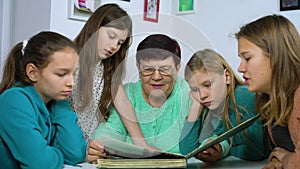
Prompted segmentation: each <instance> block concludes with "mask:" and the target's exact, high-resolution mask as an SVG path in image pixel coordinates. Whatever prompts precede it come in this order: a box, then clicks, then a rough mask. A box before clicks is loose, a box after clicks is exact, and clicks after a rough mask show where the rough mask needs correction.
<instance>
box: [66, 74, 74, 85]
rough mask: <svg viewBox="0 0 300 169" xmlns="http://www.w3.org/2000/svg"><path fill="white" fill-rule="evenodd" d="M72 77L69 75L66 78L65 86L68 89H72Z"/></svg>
mask: <svg viewBox="0 0 300 169" xmlns="http://www.w3.org/2000/svg"><path fill="white" fill-rule="evenodd" d="M74 83H75V82H74V75H70V76H69V77H68V78H67V81H66V85H67V86H68V87H71V88H72V87H73V86H74Z"/></svg>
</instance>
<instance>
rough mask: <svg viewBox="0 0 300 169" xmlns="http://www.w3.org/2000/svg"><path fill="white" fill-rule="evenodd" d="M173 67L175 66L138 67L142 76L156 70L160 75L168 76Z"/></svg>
mask: <svg viewBox="0 0 300 169" xmlns="http://www.w3.org/2000/svg"><path fill="white" fill-rule="evenodd" d="M174 69H175V68H172V67H160V68H158V69H156V68H153V67H144V68H141V69H140V73H141V74H142V75H143V76H150V75H152V74H153V73H154V72H155V71H156V70H157V71H158V72H159V73H160V74H161V75H164V76H169V75H171V74H172V73H173V71H174Z"/></svg>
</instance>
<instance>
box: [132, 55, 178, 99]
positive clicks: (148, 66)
mask: <svg viewBox="0 0 300 169" xmlns="http://www.w3.org/2000/svg"><path fill="white" fill-rule="evenodd" d="M137 66H138V69H139V72H140V73H139V75H140V79H141V81H142V89H143V91H142V92H143V95H144V98H145V100H146V101H147V102H148V103H149V98H150V97H151V99H162V98H168V97H169V96H170V95H171V93H172V91H173V89H174V85H175V83H176V80H177V78H178V71H179V68H180V64H179V65H177V66H175V62H174V59H173V58H172V56H170V57H167V58H166V59H163V60H161V59H149V60H140V63H139V64H137Z"/></svg>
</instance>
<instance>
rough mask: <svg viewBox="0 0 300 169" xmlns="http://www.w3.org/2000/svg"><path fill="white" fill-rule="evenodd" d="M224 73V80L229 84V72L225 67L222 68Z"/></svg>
mask: <svg viewBox="0 0 300 169" xmlns="http://www.w3.org/2000/svg"><path fill="white" fill-rule="evenodd" d="M224 74H225V82H226V84H228V85H229V84H230V80H231V79H230V72H229V71H228V70H227V69H225V70H224Z"/></svg>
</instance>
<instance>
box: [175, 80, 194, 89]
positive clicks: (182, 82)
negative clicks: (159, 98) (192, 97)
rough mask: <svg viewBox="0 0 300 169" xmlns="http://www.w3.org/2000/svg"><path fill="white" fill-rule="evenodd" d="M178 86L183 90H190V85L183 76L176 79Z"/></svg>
mask: <svg viewBox="0 0 300 169" xmlns="http://www.w3.org/2000/svg"><path fill="white" fill-rule="evenodd" d="M175 87H176V88H180V89H181V90H184V91H185V92H189V91H190V86H189V84H188V82H187V81H186V80H184V79H183V78H182V77H178V79H177V81H176V85H175Z"/></svg>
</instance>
